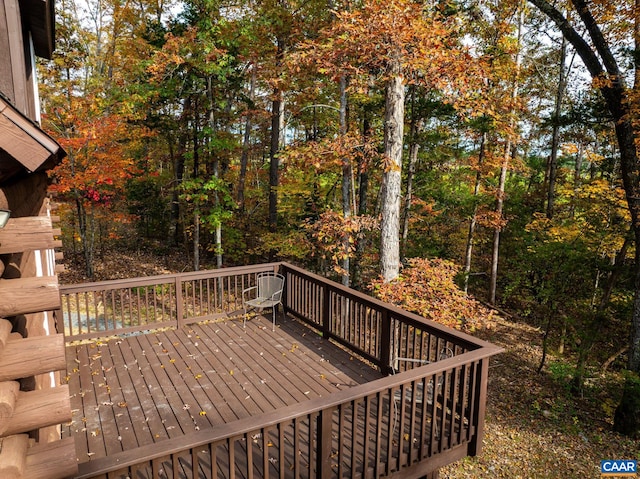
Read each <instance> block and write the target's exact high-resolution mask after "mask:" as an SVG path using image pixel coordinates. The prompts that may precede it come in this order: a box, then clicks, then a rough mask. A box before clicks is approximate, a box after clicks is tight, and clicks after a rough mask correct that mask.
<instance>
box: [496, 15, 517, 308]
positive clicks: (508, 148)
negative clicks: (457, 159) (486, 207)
mask: <svg viewBox="0 0 640 479" xmlns="http://www.w3.org/2000/svg"><path fill="white" fill-rule="evenodd" d="M519 8H520V16H519V17H518V37H517V42H518V48H517V52H516V58H515V72H514V78H513V87H512V90H511V100H512V106H511V112H510V113H511V114H512V116H511V119H510V120H509V132H508V133H507V142H506V145H505V148H504V157H503V160H502V166H501V168H500V181H499V185H498V198H497V200H496V216H497V217H498V218H499V219H502V214H503V209H504V196H505V186H506V182H507V170H508V169H509V163H510V161H511V154H512V145H513V142H512V135H513V133H512V132H513V130H514V128H515V124H516V122H515V119H514V118H513V111H514V108H515V101H516V100H517V99H518V95H519V76H520V65H521V63H522V52H521V48H520V44H521V41H522V24H523V23H524V5H520V7H519ZM501 232H502V225H498V226H496V228H495V229H494V231H493V250H492V254H491V277H490V281H489V304H495V303H496V290H497V285H498V260H499V255H500V234H501Z"/></svg>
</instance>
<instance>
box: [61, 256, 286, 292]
mask: <svg viewBox="0 0 640 479" xmlns="http://www.w3.org/2000/svg"><path fill="white" fill-rule="evenodd" d="M279 266H280V263H264V264H260V265H252V266H233V267H229V268H220V269H207V270H202V271H187V272H185V273H167V274H161V275H154V276H139V277H136V278H126V279H110V280H106V281H94V282H89V283H77V284H61V285H60V293H61V294H68V293H84V292H86V291H94V290H95V289H97V288H98V287H99V289H101V290H112V289H118V288H120V287H122V286H149V285H153V284H166V283H173V282H175V280H176V278H180V279H184V280H193V279H204V278H219V277H224V276H229V275H230V274H235V273H247V274H248V273H259V272H261V271H268V270H270V269H273V270H276V269H278V267H279Z"/></svg>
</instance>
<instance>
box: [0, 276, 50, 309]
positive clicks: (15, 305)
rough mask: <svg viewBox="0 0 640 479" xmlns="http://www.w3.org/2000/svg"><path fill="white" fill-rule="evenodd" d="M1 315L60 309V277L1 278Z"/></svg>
mask: <svg viewBox="0 0 640 479" xmlns="http://www.w3.org/2000/svg"><path fill="white" fill-rule="evenodd" d="M0 297H1V298H2V301H0V317H10V316H18V315H19V314H27V313H38V312H41V311H53V310H56V309H60V293H59V290H58V278H57V277H55V276H43V277H41V278H16V279H0Z"/></svg>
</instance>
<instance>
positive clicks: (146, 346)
mask: <svg viewBox="0 0 640 479" xmlns="http://www.w3.org/2000/svg"><path fill="white" fill-rule="evenodd" d="M150 338H151V335H142V336H137V337H136V339H137V340H138V343H139V345H140V348H141V349H142V350H144V351H145V354H144V356H143V358H142V359H139V360H138V364H139V365H140V367H142V368H143V369H144V370H146V371H147V372H146V373H145V376H144V377H145V381H146V382H147V385H148V388H149V393H150V395H151V396H152V397H153V399H154V405H155V409H156V410H157V411H158V415H159V416H160V424H161V425H162V426H161V427H159V429H158V430H156V431H155V432H154V433H153V436H154V439H159V438H171V437H173V436H174V434H175V433H174V432H172V431H174V430H175V429H177V430H179V431H182V426H181V421H180V420H179V419H178V414H180V412H181V411H184V410H183V409H177V408H171V407H168V405H167V404H168V403H167V401H166V397H167V394H170V393H171V389H170V388H167V387H163V386H162V383H166V381H165V376H166V371H165V368H166V365H165V360H164V359H163V356H162V353H161V354H160V355H159V354H158V351H157V350H156V348H154V345H153V343H152V341H150ZM160 347H162V346H160ZM161 351H162V350H161ZM165 356H166V355H165ZM145 360H146V364H141V362H143V361H145ZM167 362H168V361H167ZM162 366H165V367H164V368H163V367H162ZM145 415H147V414H145ZM187 415H188V414H187ZM156 426H157V424H156Z"/></svg>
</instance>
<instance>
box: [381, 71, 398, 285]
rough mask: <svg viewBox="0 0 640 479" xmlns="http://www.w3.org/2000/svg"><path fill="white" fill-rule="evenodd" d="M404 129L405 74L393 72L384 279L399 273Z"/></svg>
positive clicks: (384, 193)
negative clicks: (394, 73) (403, 75)
mask: <svg viewBox="0 0 640 479" xmlns="http://www.w3.org/2000/svg"><path fill="white" fill-rule="evenodd" d="M403 132H404V78H403V77H402V76H401V75H400V74H396V75H394V76H393V77H392V78H391V79H390V80H389V82H388V84H387V89H386V96H385V118H384V154H385V160H386V161H387V165H385V169H384V173H383V175H382V198H381V210H382V211H381V212H382V220H381V224H380V274H381V275H382V279H383V280H384V281H385V282H389V281H392V280H394V279H395V278H397V277H398V275H399V273H400V241H399V240H400V238H399V236H400V194H401V181H402V139H403V138H402V137H403Z"/></svg>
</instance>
